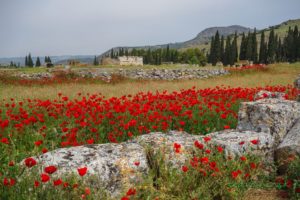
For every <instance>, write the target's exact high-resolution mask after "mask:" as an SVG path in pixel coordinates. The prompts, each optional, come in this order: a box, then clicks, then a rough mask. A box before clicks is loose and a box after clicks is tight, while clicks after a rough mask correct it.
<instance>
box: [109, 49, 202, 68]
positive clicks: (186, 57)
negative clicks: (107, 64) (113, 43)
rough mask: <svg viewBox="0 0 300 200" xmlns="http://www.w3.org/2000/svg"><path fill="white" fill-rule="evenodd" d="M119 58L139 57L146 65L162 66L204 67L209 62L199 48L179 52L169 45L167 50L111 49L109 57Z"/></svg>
mask: <svg viewBox="0 0 300 200" xmlns="http://www.w3.org/2000/svg"><path fill="white" fill-rule="evenodd" d="M119 56H139V57H143V62H144V64H150V65H161V64H164V63H183V64H196V65H202V66H204V65H205V64H206V62H207V59H206V56H205V54H204V51H201V50H200V49H198V48H194V49H187V50H185V51H178V50H176V49H171V48H170V47H169V45H167V47H166V48H159V49H150V48H148V49H147V50H145V49H136V48H133V49H132V50H131V51H129V50H128V48H119V49H118V50H114V49H111V50H110V53H109V54H108V57H110V58H113V59H115V58H118V57H119Z"/></svg>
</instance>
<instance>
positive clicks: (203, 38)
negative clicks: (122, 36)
mask: <svg viewBox="0 0 300 200" xmlns="http://www.w3.org/2000/svg"><path fill="white" fill-rule="evenodd" d="M217 30H218V31H219V33H220V35H223V36H227V35H232V34H234V33H235V32H237V33H238V34H240V33H244V32H249V31H251V29H250V28H246V27H243V26H238V25H233V26H226V27H211V28H207V29H205V30H203V31H201V32H200V33H199V34H198V35H197V36H196V37H195V38H194V39H191V40H188V41H185V42H177V43H169V44H162V45H153V46H136V47H114V48H113V49H114V51H119V49H120V48H124V49H128V50H129V51H130V50H132V49H133V48H135V49H148V48H150V49H160V48H166V47H167V46H168V45H169V47H170V48H172V49H185V48H191V47H194V46H197V45H202V44H208V43H209V42H210V39H211V37H212V36H214V35H215V33H216V32H217ZM110 51H111V49H109V50H107V51H106V52H104V53H103V54H101V55H100V56H99V57H103V56H105V55H108V54H109V53H110Z"/></svg>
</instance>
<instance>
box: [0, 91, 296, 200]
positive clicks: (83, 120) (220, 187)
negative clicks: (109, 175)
mask: <svg viewBox="0 0 300 200" xmlns="http://www.w3.org/2000/svg"><path fill="white" fill-rule="evenodd" d="M260 90H267V91H272V92H283V93H285V94H286V95H285V98H286V99H295V97H296V95H297V90H296V89H295V88H294V87H293V86H292V85H275V86H274V85H272V86H263V87H260V86H258V87H230V86H216V87H211V88H203V89H198V88H196V87H191V88H188V89H182V90H180V91H167V90H165V91H161V92H158V91H157V92H139V93H136V94H127V95H123V96H119V97H105V96H104V95H102V94H101V93H95V94H93V93H85V92H84V91H82V92H77V93H76V95H75V96H72V97H70V96H68V95H66V94H64V93H63V92H59V93H57V95H56V97H55V98H52V99H36V98H33V99H31V98H26V99H22V100H20V99H15V98H4V99H2V100H0V152H1V155H0V181H1V182H0V188H1V189H0V193H1V194H0V198H1V199H26V195H29V196H30V195H33V196H31V197H30V199H41V195H42V196H45V195H46V196H47V195H54V193H57V194H56V195H57V196H56V198H74V199H77V198H78V199H85V198H87V199H97V195H99V191H97V190H94V189H93V188H92V187H89V186H86V184H85V180H84V178H85V174H86V173H87V171H88V168H86V167H83V168H79V169H77V172H78V174H76V175H77V176H75V177H70V178H68V179H65V178H64V177H60V178H57V177H56V178H52V177H51V176H52V174H55V172H56V171H57V170H59V168H58V167H57V166H48V167H46V168H45V169H44V171H43V172H42V173H37V172H36V174H35V175H33V176H32V177H27V179H26V178H25V179H21V178H20V177H21V176H22V174H23V173H24V171H27V170H28V169H34V168H35V167H36V165H38V163H37V161H36V160H34V159H33V158H32V156H36V155H40V154H43V153H46V152H48V151H52V150H54V149H57V148H62V147H71V146H79V145H84V144H101V143H120V142H123V141H127V140H130V139H131V138H133V137H136V136H139V135H142V134H147V133H150V132H167V131H169V130H180V131H186V132H188V133H190V134H197V135H206V134H208V133H211V132H215V131H220V130H224V129H231V128H235V127H236V125H237V118H238V109H239V104H240V102H245V101H253V100H254V95H255V94H256V93H257V92H258V91H260ZM207 142H209V138H207V140H206V141H203V142H198V141H195V148H196V149H198V150H199V156H198V157H194V158H192V159H191V161H190V163H187V165H185V166H182V170H181V171H180V172H174V171H172V170H169V171H168V170H167V169H166V170H165V171H164V175H165V179H163V180H162V181H165V182H161V183H158V185H161V187H162V185H165V184H169V186H170V187H168V188H165V189H164V192H162V190H160V192H157V191H156V192H155V191H154V190H153V188H152V189H151V190H150V191H151V192H149V190H145V189H140V190H139V189H138V187H137V188H131V189H130V190H128V191H127V192H125V194H124V196H123V197H122V199H123V200H126V199H147V198H146V196H145V195H149V196H151V198H152V199H164V197H166V196H165V195H167V196H168V195H171V193H177V194H178V195H179V196H180V195H181V192H182V191H184V192H183V193H182V194H188V193H190V191H194V193H193V195H191V196H184V197H182V198H187V199H197V197H199V195H200V194H206V196H207V197H208V196H210V197H211V198H215V197H216V196H218V195H221V196H223V195H224V196H227V197H230V198H236V197H237V196H235V195H238V194H239V193H240V192H241V191H243V190H245V189H246V188H247V187H248V186H249V185H251V184H252V182H253V180H255V177H257V175H258V174H260V173H261V171H260V170H259V166H260V164H259V161H258V160H257V159H256V158H252V157H248V156H247V155H245V156H243V157H241V158H237V159H233V160H231V159H229V160H228V159H227V158H226V159H225V160H224V157H223V156H222V155H223V152H222V151H223V150H222V149H221V148H220V147H216V148H215V149H205V148H204V147H205V145H204V147H203V144H205V143H207ZM241 145H242V144H241ZM253 145H255V141H253ZM174 151H175V152H177V151H178V153H180V145H179V146H178V144H174ZM213 152H214V153H213ZM23 159H25V160H24V163H21V164H20V165H19V163H20V162H21V161H22V160H23ZM222 163H223V164H224V163H227V164H226V165H223V164H222ZM135 165H137V166H138V165H139V163H135ZM195 169H196V170H195ZM183 176H185V177H187V176H188V177H189V178H186V179H184V180H183V179H182V177H183ZM291 176H292V175H291ZM221 177H222V178H221ZM252 177H253V179H252ZM295 177H296V178H294V179H282V180H277V183H278V184H279V185H281V186H282V187H281V188H288V189H291V191H292V192H293V193H295V194H297V193H299V192H300V191H299V186H300V184H299V183H298V182H295V181H294V182H291V181H292V180H297V178H298V176H295ZM180 180H181V181H180ZM199 180H202V182H201V181H200V182H199ZM287 180H289V181H290V182H288V181H287ZM176 181H177V182H176ZM171 182H173V184H171ZM203 183H205V184H203ZM212 183H218V184H215V185H214V186H212V185H211V184H212ZM238 183H240V184H238ZM199 184H200V185H201V184H203V187H201V188H200V189H201V190H200V189H199V191H197V189H196V188H198V187H199ZM179 185H180V186H182V187H183V186H184V185H190V188H186V189H182V188H181V189H180V188H179V187H178V186H179ZM228 185H231V186H232V187H228ZM236 185H238V186H236ZM246 186H247V187H246ZM45 188H48V189H47V190H46V189H45ZM49 188H50V189H49ZM142 188H145V187H142ZM205 188H206V189H207V188H211V191H212V192H211V193H209V192H207V191H206V192H205ZM230 188H231V189H230ZM237 188H239V190H237ZM225 189H226V191H227V192H225V193H222V194H220V191H225ZM156 190H159V188H156ZM70 191H72V192H73V193H72V194H70ZM234 191H235V192H234ZM17 194H19V196H17ZM68 195H71V196H68ZM72 195H74V196H72ZM54 196H55V195H54ZM200 196H201V195H200ZM28 198H29V197H28ZM107 198H108V197H107ZM174 198H175V197H174ZM175 199H176V198H175ZM179 199H180V198H179ZM202 199H204V198H202ZM208 199H209V198H208Z"/></svg>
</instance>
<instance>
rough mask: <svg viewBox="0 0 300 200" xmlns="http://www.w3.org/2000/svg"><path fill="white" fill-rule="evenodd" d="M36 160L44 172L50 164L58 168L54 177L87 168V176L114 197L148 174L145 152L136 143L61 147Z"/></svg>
mask: <svg viewBox="0 0 300 200" xmlns="http://www.w3.org/2000/svg"><path fill="white" fill-rule="evenodd" d="M36 160H37V161H38V164H39V166H40V167H41V170H43V168H44V167H47V166H50V165H54V166H56V167H57V168H58V170H57V172H55V175H67V174H71V173H76V174H77V168H82V167H87V168H88V171H87V176H89V175H96V177H97V178H99V182H100V184H102V185H101V187H103V188H104V189H106V190H107V191H108V193H110V195H111V196H113V197H116V196H117V195H119V194H120V193H121V192H122V191H124V190H126V189H128V188H130V187H131V186H133V185H134V184H135V183H137V182H139V181H140V180H142V176H143V175H145V174H147V173H148V165H147V157H146V152H145V151H144V149H143V147H142V146H140V145H139V144H137V143H121V144H98V145H85V146H78V147H70V148H61V149H56V150H54V151H51V152H48V153H45V154H43V155H41V156H38V157H37V158H36ZM137 163H138V165H137Z"/></svg>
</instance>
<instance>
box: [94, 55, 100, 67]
mask: <svg viewBox="0 0 300 200" xmlns="http://www.w3.org/2000/svg"><path fill="white" fill-rule="evenodd" d="M93 64H94V65H95V66H97V65H99V62H98V60H97V57H96V56H95V57H94V62H93Z"/></svg>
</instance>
